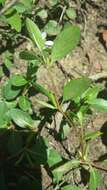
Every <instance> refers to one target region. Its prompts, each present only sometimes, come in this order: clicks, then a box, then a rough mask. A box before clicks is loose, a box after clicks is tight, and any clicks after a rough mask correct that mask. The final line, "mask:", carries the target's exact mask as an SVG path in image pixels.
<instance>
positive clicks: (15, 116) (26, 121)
mask: <svg viewBox="0 0 107 190" xmlns="http://www.w3.org/2000/svg"><path fill="white" fill-rule="evenodd" d="M9 114H10V116H11V119H12V120H13V121H14V123H15V124H16V125H18V126H19V127H22V128H25V127H33V120H32V118H31V116H30V115H29V114H28V113H27V112H24V111H22V110H20V109H18V108H13V109H11V110H10V113H9Z"/></svg>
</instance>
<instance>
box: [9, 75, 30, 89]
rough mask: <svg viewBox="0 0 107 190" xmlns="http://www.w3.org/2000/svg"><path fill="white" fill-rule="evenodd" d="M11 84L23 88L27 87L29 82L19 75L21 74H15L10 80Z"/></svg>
mask: <svg viewBox="0 0 107 190" xmlns="http://www.w3.org/2000/svg"><path fill="white" fill-rule="evenodd" d="M10 82H11V84H12V85H13V86H17V87H20V86H23V85H26V84H27V83H28V81H27V80H26V79H25V78H24V76H23V75H19V74H14V75H13V76H12V77H11V78H10Z"/></svg>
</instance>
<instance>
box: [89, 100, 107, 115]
mask: <svg viewBox="0 0 107 190" xmlns="http://www.w3.org/2000/svg"><path fill="white" fill-rule="evenodd" d="M88 103H89V104H90V106H91V107H92V108H94V109H96V110H98V111H101V112H107V100H104V99H101V98H96V99H94V100H91V101H88Z"/></svg>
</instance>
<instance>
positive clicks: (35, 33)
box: [26, 18, 45, 51]
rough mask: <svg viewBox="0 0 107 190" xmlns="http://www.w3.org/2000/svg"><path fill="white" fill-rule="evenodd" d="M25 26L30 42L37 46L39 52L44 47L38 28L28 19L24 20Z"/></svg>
mask: <svg viewBox="0 0 107 190" xmlns="http://www.w3.org/2000/svg"><path fill="white" fill-rule="evenodd" d="M26 26H27V30H28V33H29V36H30V38H31V39H32V41H33V42H34V43H35V44H36V45H37V47H38V48H39V50H40V51H42V49H43V48H44V47H45V43H44V40H43V38H42V35H41V32H40V30H39V28H38V26H37V25H36V24H35V23H34V22H33V21H32V20H31V19H29V18H27V19H26Z"/></svg>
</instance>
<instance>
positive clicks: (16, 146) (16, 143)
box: [7, 131, 23, 155]
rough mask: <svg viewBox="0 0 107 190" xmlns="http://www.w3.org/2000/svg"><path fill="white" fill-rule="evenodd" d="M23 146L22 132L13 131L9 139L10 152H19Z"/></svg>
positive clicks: (12, 153)
mask: <svg viewBox="0 0 107 190" xmlns="http://www.w3.org/2000/svg"><path fill="white" fill-rule="evenodd" d="M22 146H23V141H22V137H21V134H20V133H19V132H15V131H11V133H10V136H9V139H8V145H7V147H8V152H9V153H10V154H11V155H14V154H17V153H18V152H19V151H20V150H21V149H22Z"/></svg>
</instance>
